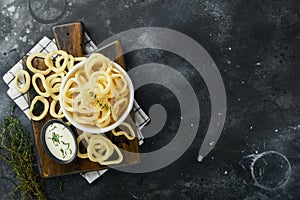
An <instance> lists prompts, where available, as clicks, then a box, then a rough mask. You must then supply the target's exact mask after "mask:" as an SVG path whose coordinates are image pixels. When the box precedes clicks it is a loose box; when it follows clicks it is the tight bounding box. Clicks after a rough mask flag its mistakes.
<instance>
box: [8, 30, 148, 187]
mask: <svg viewBox="0 0 300 200" xmlns="http://www.w3.org/2000/svg"><path fill="white" fill-rule="evenodd" d="M96 49H97V46H96V45H95V44H94V42H93V41H92V40H91V38H90V37H89V36H88V35H87V33H85V34H84V51H85V53H86V54H88V53H91V52H93V51H95V50H96ZM55 50H57V46H56V44H55V40H54V39H53V40H50V39H49V38H47V37H43V38H42V39H41V40H40V41H39V42H38V43H37V44H36V45H35V46H34V47H33V48H32V49H31V50H30V51H29V52H28V53H27V55H30V54H32V53H37V52H42V53H46V54H48V53H49V52H51V51H55ZM21 69H23V65H22V60H20V61H19V62H17V63H16V64H15V65H14V66H13V67H12V68H11V69H10V70H9V71H8V72H6V73H5V74H4V76H3V80H4V82H5V83H6V84H7V85H8V87H9V89H8V90H7V94H8V96H9V97H10V98H11V99H13V101H14V102H15V103H16V104H17V105H18V106H19V107H20V109H21V110H22V111H23V112H24V113H25V115H26V116H27V117H28V119H30V117H29V104H28V97H27V94H22V93H19V92H18V91H17V90H16V89H15V87H14V81H13V80H14V78H15V74H16V73H17V72H18V71H19V70H21ZM22 84H25V80H24V79H22V77H20V87H22ZM133 113H134V118H135V123H136V127H137V129H136V130H137V137H138V140H139V144H140V145H141V144H143V139H144V137H143V135H142V133H141V129H142V128H143V127H144V126H145V125H146V124H147V123H148V122H149V121H150V118H149V117H148V116H147V115H146V114H145V113H144V111H143V110H142V109H141V108H140V106H139V105H138V104H137V102H136V101H134V104H133ZM106 171H107V169H106V170H99V171H92V172H85V173H82V174H81V175H82V176H83V177H84V178H85V179H86V180H87V181H88V182H89V183H92V182H93V181H94V180H96V179H97V178H98V177H100V176H101V175H102V174H104V173H105V172H106Z"/></svg>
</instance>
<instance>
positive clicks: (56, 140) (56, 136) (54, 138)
mask: <svg viewBox="0 0 300 200" xmlns="http://www.w3.org/2000/svg"><path fill="white" fill-rule="evenodd" d="M60 137H62V136H61V135H59V134H56V133H55V132H52V137H47V138H48V139H51V140H52V142H53V144H54V146H58V145H59V144H60V140H59V138H60Z"/></svg>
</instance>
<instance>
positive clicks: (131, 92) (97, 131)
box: [59, 60, 134, 133]
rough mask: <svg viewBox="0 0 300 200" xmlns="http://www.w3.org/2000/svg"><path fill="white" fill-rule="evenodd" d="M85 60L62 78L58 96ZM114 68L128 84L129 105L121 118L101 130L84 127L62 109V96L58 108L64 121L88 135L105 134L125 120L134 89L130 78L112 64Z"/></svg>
mask: <svg viewBox="0 0 300 200" xmlns="http://www.w3.org/2000/svg"><path fill="white" fill-rule="evenodd" d="M85 62H86V61H85V60H84V61H81V62H80V63H77V64H76V65H75V66H73V67H72V68H71V70H70V71H69V72H68V73H67V75H66V76H65V77H64V79H63V81H62V83H61V86H60V92H59V94H62V91H63V88H64V87H65V85H66V82H67V80H69V78H70V76H71V75H72V74H73V73H74V71H75V70H77V69H78V68H80V67H83V66H84V64H85ZM113 64H114V66H115V67H116V68H117V69H118V70H120V72H121V73H122V74H123V75H124V77H125V78H126V80H127V82H128V87H129V103H128V106H127V108H126V110H125V111H124V113H123V114H122V115H121V117H119V119H118V120H117V121H116V122H114V123H113V124H110V125H109V126H107V127H103V128H99V127H97V126H91V125H86V124H81V123H78V122H76V121H75V120H74V119H73V118H72V116H71V115H70V114H69V112H68V111H67V110H66V109H65V108H64V106H63V103H62V102H63V101H62V100H63V96H62V95H59V102H60V107H61V109H62V112H63V114H64V115H65V117H66V119H67V120H68V121H69V122H70V123H71V124H72V125H73V126H75V127H76V128H78V129H80V130H82V131H86V132H89V133H105V132H108V131H111V130H112V129H114V128H116V127H118V126H119V125H120V124H121V123H122V122H123V121H124V120H125V119H126V117H127V116H128V115H129V113H130V111H131V109H132V106H133V100H134V88H133V85H132V81H131V79H130V77H129V76H128V74H127V73H126V71H125V70H124V69H123V68H122V67H121V66H120V65H118V64H117V63H115V62H113Z"/></svg>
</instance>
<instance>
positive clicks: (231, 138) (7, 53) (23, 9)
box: [0, 0, 300, 200]
mask: <svg viewBox="0 0 300 200" xmlns="http://www.w3.org/2000/svg"><path fill="white" fill-rule="evenodd" d="M30 2H31V5H32V12H30V10H29V6H28V5H29V4H28V3H29V0H25V1H17V0H2V1H1V2H0V10H1V12H0V25H1V26H0V46H1V48H0V74H1V77H2V76H3V74H4V73H5V72H6V71H8V69H9V68H10V67H11V66H12V65H14V64H15V63H16V62H17V61H18V60H19V59H20V58H21V57H22V56H23V55H24V53H26V52H27V51H28V50H29V49H30V48H31V47H32V46H33V45H34V44H35V43H36V42H37V41H38V40H39V39H40V38H41V37H42V36H44V35H46V36H48V37H50V38H53V35H52V26H53V25H55V24H61V23H66V22H73V21H82V22H84V24H85V26H86V29H87V32H88V33H89V35H90V36H91V38H92V39H93V40H94V41H95V43H96V44H97V43H100V42H101V41H103V40H104V39H106V38H108V37H109V36H112V35H114V34H117V33H119V32H122V31H125V30H128V29H131V28H137V27H146V26H155V27H165V28H170V29H174V30H177V31H180V32H182V33H184V34H187V35H188V36H190V37H192V38H193V39H195V40H196V41H197V42H198V43H200V44H201V45H202V46H203V47H204V48H205V49H206V50H207V51H208V52H209V54H210V55H211V57H212V58H213V60H214V61H215V63H216V65H217V66H218V68H219V70H220V72H221V75H222V77H223V80H224V83H225V87H226V93H227V100H228V110H227V118H226V122H225V127H224V130H223V132H222V135H221V138H220V140H219V141H218V143H217V145H216V146H215V148H214V149H213V151H212V152H211V153H210V154H209V155H208V156H207V157H206V158H205V160H204V161H203V162H202V163H198V162H196V157H197V154H198V150H199V148H200V144H201V142H202V140H203V137H204V135H205V131H206V129H207V120H208V119H209V114H210V113H209V112H210V109H209V106H210V102H209V97H208V96H209V95H208V92H207V89H206V87H205V83H204V82H203V80H202V79H201V77H200V76H199V75H191V76H189V77H188V80H189V81H190V83H191V84H192V85H193V88H194V89H195V90H196V93H197V97H198V98H202V99H203V101H201V102H200V104H199V106H200V108H201V117H202V118H201V121H200V128H199V130H198V134H197V137H196V139H195V141H194V142H193V144H192V146H191V147H190V148H189V149H188V151H187V152H186V153H185V154H184V155H183V156H182V157H181V158H180V159H179V160H177V161H176V162H174V163H173V164H171V165H170V166H168V167H166V168H164V169H161V170H159V171H155V172H151V173H145V174H130V173H124V172H119V171H116V170H110V171H109V172H107V173H106V174H105V175H104V176H103V177H101V178H100V179H98V180H97V181H95V182H94V183H92V184H88V183H87V182H86V181H85V180H84V179H83V178H82V177H81V176H80V175H68V176H63V177H61V180H62V182H63V191H62V192H61V191H59V187H60V185H59V182H58V181H57V179H56V178H51V179H46V180H45V183H46V187H45V189H46V194H47V197H48V198H49V199H121V198H122V199H247V200H250V199H263V200H266V199H299V198H300V173H299V172H300V151H299V150H300V136H299V134H300V117H299V113H300V112H299V111H300V101H299V98H300V89H299V88H300V87H299V85H300V78H299V76H300V68H299V67H300V66H299V64H300V59H299V58H300V56H299V53H300V24H299V23H300V22H299V15H300V2H299V1H298V0H290V1H286V0H277V1H276V0H256V1H254V0H251V1H245V0H235V1H233V0H230V1H229V0H226V1H223V0H211V1H209V0H207V1H200V0H199V1H188V0H186V1H167V0H165V1H159V0H142V1H139V0H131V1H128V0H122V1H117V0H113V1H104V0H103V1H96V0H74V1H72V0H68V1H66V2H64V1H61V0H60V1H59V0H51V1H45V0H43V1H38V0H30ZM64 8H65V10H64ZM33 16H37V17H38V18H37V17H35V18H37V19H34V18H33ZM37 20H38V21H37ZM126 61H127V63H128V66H129V68H132V67H134V66H137V65H139V64H142V63H147V62H153V61H155V62H160V63H164V64H168V65H169V66H174V67H177V68H178V67H179V66H180V65H182V66H187V69H189V68H188V64H187V63H185V61H184V60H182V59H181V58H178V57H176V56H174V55H169V54H168V53H167V52H160V51H156V50H142V51H137V52H132V53H130V54H127V55H126ZM190 70H191V71H190V73H191V74H193V71H192V69H190ZM0 84H1V85H2V86H1V87H0V91H1V92H0V95H1V103H0V116H1V119H2V118H3V116H5V115H8V114H9V108H10V106H11V105H12V104H13V102H12V101H11V99H10V98H9V97H8V96H7V94H6V91H7V89H8V88H7V86H6V85H5V84H4V82H3V80H2V79H0ZM168 92H169V91H167V90H166V89H165V88H160V87H158V86H155V85H153V86H149V87H143V88H140V89H139V90H138V91H137V99H138V100H139V102H140V103H141V105H142V107H143V108H144V109H145V110H146V112H148V109H149V107H150V106H151V105H152V104H155V103H162V104H164V105H166V110H167V111H170V112H168V119H167V124H166V126H165V127H164V128H163V129H162V131H161V132H160V133H159V134H158V135H156V136H154V137H153V138H150V139H148V140H145V144H144V145H143V147H142V151H150V150H153V149H157V148H158V147H161V146H164V145H165V144H167V143H168V142H169V141H170V139H171V138H172V137H170V135H172V133H173V132H172V130H170V129H168V125H169V124H171V123H173V125H174V124H175V127H176V124H177V125H178V121H176V120H175V119H177V118H178V115H180V113H178V110H177V109H174V108H175V107H176V106H178V105H177V104H178V103H177V102H176V99H175V100H174V99H173V98H174V96H172V94H170V95H166V94H167V93H168ZM163 94H164V95H163ZM151 97H152V98H151ZM170 113H172V114H170ZM15 115H16V116H20V120H21V123H22V126H23V127H26V128H27V127H30V121H29V120H28V119H27V118H26V117H25V115H24V114H22V112H21V111H20V110H19V109H17V110H16V113H15ZM27 129H28V130H30V131H31V129H30V128H27ZM267 151H276V152H279V153H282V154H283V155H284V156H285V157H286V158H287V159H288V161H289V163H290V165H291V174H290V176H288V177H287V178H288V180H287V183H286V184H285V185H280V181H282V180H284V178H285V173H286V172H287V170H288V166H287V163H286V162H284V160H283V158H282V157H280V156H278V155H275V154H272V155H270V154H269V155H267V156H266V160H267V161H266V162H267V163H268V164H269V165H268V166H266V165H263V164H262V163H261V161H260V163H259V162H257V165H256V166H255V167H257V169H256V168H255V169H254V171H255V173H256V174H257V175H258V181H259V182H260V183H263V184H267V185H270V186H271V187H273V189H269V190H268V189H264V188H262V187H259V185H257V182H255V181H254V179H253V178H252V177H251V176H250V170H249V166H250V164H251V160H250V161H249V159H247V158H245V157H246V156H248V155H252V154H259V153H263V152H267ZM259 166H263V170H265V171H259V170H260V169H259ZM257 170H258V171H257ZM17 182H18V180H17V178H16V177H15V175H14V174H13V172H12V171H11V169H10V168H9V167H8V166H7V165H6V164H5V163H3V162H2V161H1V162H0V193H1V194H0V196H1V197H0V199H12V190H13V188H14V184H15V183H17ZM276 186H282V187H280V188H278V189H276ZM274 188H275V189H274Z"/></svg>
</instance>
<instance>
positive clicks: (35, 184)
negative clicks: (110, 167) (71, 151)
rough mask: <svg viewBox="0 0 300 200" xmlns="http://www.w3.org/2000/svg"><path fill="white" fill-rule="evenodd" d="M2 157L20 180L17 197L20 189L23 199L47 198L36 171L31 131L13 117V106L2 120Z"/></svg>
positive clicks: (0, 138) (0, 149)
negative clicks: (26, 129)
mask: <svg viewBox="0 0 300 200" xmlns="http://www.w3.org/2000/svg"><path fill="white" fill-rule="evenodd" d="M0 140H1V146H0V151H1V154H0V159H2V160H4V161H5V162H6V163H7V164H8V165H9V166H11V168H12V171H13V172H14V173H15V174H16V176H17V177H18V179H19V180H20V182H19V183H18V185H17V186H16V188H15V189H14V194H15V199H17V198H18V196H17V194H18V191H20V192H21V198H22V199H27V198H30V199H41V200H43V199H46V196H45V193H44V187H43V183H42V182H41V180H40V179H39V175H38V173H37V172H36V171H35V169H34V168H35V164H34V162H33V158H34V155H33V149H32V142H31V139H30V136H29V132H28V131H25V130H22V127H21V125H20V122H19V119H18V118H15V117H13V108H12V109H11V113H10V116H6V117H4V119H3V121H2V132H1V135H0Z"/></svg>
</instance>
